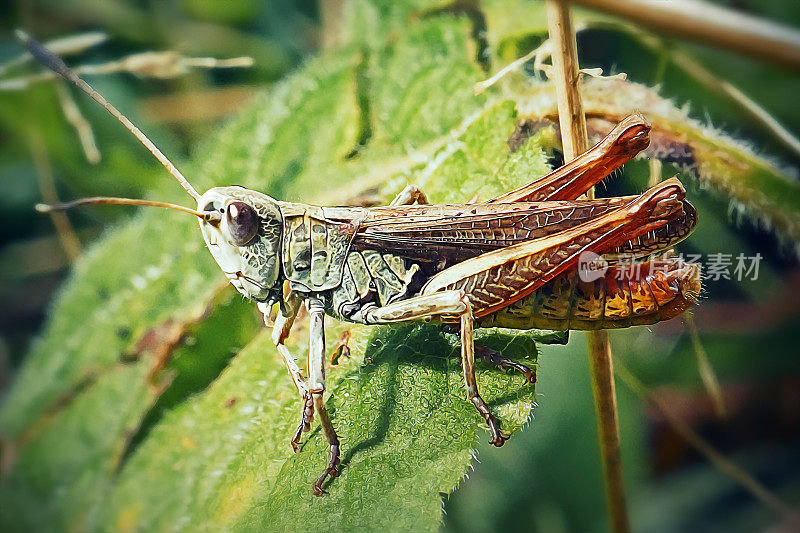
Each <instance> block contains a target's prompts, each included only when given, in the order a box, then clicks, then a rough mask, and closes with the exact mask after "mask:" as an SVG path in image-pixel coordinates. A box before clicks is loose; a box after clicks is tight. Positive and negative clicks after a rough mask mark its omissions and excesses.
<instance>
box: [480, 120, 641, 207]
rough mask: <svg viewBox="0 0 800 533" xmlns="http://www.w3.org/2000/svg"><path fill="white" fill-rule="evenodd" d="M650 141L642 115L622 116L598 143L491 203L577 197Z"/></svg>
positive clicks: (490, 201) (542, 200) (572, 198)
mask: <svg viewBox="0 0 800 533" xmlns="http://www.w3.org/2000/svg"><path fill="white" fill-rule="evenodd" d="M649 144H650V123H649V122H647V120H646V119H645V118H644V117H643V116H642V115H640V114H638V113H637V114H634V115H630V116H628V117H626V118H625V119H623V120H622V121H621V122H620V123H619V124H617V125H616V127H614V129H613V130H611V132H610V133H609V134H608V135H606V136H605V137H604V138H603V139H602V140H601V141H600V142H599V143H597V144H596V145H594V146H593V147H592V148H591V149H589V150H587V151H585V152H584V153H582V154H581V155H579V156H578V157H576V158H575V159H573V160H572V161H570V162H569V163H567V164H566V165H564V166H562V167H560V168H557V169H555V170H554V171H552V172H551V173H550V174H547V175H546V176H543V177H541V178H539V179H537V180H534V181H532V182H531V183H528V184H527V185H523V186H522V187H518V188H517V189H514V190H513V191H509V192H507V193H504V194H502V195H500V196H498V197H496V198H493V199H491V200H489V202H488V203H512V202H544V201H546V200H575V199H576V198H578V197H579V196H580V195H581V194H583V193H585V192H586V191H587V190H589V189H590V188H591V187H592V186H594V185H595V184H596V183H599V182H600V181H601V180H602V179H603V178H605V177H606V176H608V175H609V174H611V173H612V172H614V171H615V170H616V169H618V168H619V167H620V166H622V164H623V163H625V162H627V161H628V160H629V159H631V158H632V157H634V156H635V155H636V154H638V153H639V152H640V151H642V150H644V149H645V148H647V146H648V145H649Z"/></svg>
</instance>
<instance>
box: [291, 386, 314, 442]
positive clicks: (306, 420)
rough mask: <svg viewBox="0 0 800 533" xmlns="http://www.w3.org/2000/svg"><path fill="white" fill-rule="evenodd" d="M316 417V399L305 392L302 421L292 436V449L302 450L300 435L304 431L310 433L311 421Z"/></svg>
mask: <svg viewBox="0 0 800 533" xmlns="http://www.w3.org/2000/svg"><path fill="white" fill-rule="evenodd" d="M313 419H314V401H313V400H312V399H311V395H310V394H308V393H304V394H303V412H302V413H301V414H300V423H299V424H298V425H297V430H296V431H295V432H294V435H293V436H292V440H290V441H289V444H290V445H291V447H292V451H293V452H294V453H297V452H299V451H300V437H301V436H302V435H303V433H308V431H309V430H310V429H311V421H312V420H313Z"/></svg>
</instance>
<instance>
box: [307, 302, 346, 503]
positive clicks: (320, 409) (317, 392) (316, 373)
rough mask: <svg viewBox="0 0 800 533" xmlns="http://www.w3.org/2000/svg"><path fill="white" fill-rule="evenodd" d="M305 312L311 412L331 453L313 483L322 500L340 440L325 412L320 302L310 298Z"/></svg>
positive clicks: (335, 473)
mask: <svg viewBox="0 0 800 533" xmlns="http://www.w3.org/2000/svg"><path fill="white" fill-rule="evenodd" d="M306 308H307V309H308V313H309V315H311V318H310V320H311V324H310V330H309V345H308V384H309V390H310V392H311V397H312V398H313V401H314V409H315V410H316V411H317V414H318V415H319V422H320V425H322V431H323V433H325V438H326V439H327V440H328V445H329V446H330V450H329V453H328V466H327V467H326V468H325V471H324V472H322V475H320V476H319V477H318V478H317V480H316V481H315V482H314V494H315V495H316V496H321V495H322V494H325V491H324V490H323V489H322V484H323V483H324V482H325V479H326V478H327V477H328V476H330V477H336V476H338V475H339V437H338V436H337V435H336V430H335V429H334V427H333V424H331V419H330V417H329V416H328V411H327V410H326V409H325V403H324V402H323V394H324V393H325V308H324V306H323V304H322V301H321V300H319V299H318V298H313V297H312V298H309V299H308V300H307V301H306Z"/></svg>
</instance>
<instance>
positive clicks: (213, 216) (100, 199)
mask: <svg viewBox="0 0 800 533" xmlns="http://www.w3.org/2000/svg"><path fill="white" fill-rule="evenodd" d="M103 204H105V205H148V206H152V207H165V208H167V209H174V210H176V211H183V212H184V213H190V214H192V215H195V216H196V217H199V218H202V219H203V220H207V221H218V220H220V218H221V216H220V214H219V213H218V212H216V211H197V210H195V209H191V208H189V207H185V206H182V205H177V204H170V203H168V202H159V201H156V200H140V199H137V198H115V197H112V196H94V197H92V198H81V199H80V200H75V201H73V202H64V203H62V204H53V205H49V204H36V210H37V211H38V212H40V213H51V212H53V211H65V210H67V209H72V208H73V207H78V206H81V205H103Z"/></svg>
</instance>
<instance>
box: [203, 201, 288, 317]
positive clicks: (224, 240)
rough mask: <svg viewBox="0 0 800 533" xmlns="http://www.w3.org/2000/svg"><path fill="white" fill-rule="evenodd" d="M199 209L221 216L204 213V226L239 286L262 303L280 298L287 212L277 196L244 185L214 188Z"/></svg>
mask: <svg viewBox="0 0 800 533" xmlns="http://www.w3.org/2000/svg"><path fill="white" fill-rule="evenodd" d="M197 210H198V211H202V212H215V213H219V215H220V216H219V217H213V218H200V219H199V222H200V230H201V231H202V232H203V239H205V241H206V245H207V246H208V249H209V251H210V252H211V255H212V256H214V259H215V260H216V261H217V264H219V267H220V268H221V269H222V271H223V272H224V273H225V275H226V276H227V277H228V279H229V280H230V282H231V284H232V285H233V286H234V287H236V290H238V291H239V292H240V293H242V294H243V295H245V296H247V297H249V298H253V299H255V300H258V301H262V302H263V301H268V300H273V299H275V298H276V297H279V296H280V294H281V287H282V283H281V279H280V268H281V267H280V247H281V230H282V228H283V217H282V216H281V211H280V209H279V208H278V205H277V203H276V202H275V200H273V199H272V198H270V197H269V196H267V195H265V194H261V193H259V192H255V191H251V190H249V189H245V188H244V187H238V186H232V187H214V188H213V189H210V190H208V191H207V192H206V193H205V194H203V195H202V196H201V197H200V198H199V200H198V202H197Z"/></svg>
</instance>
